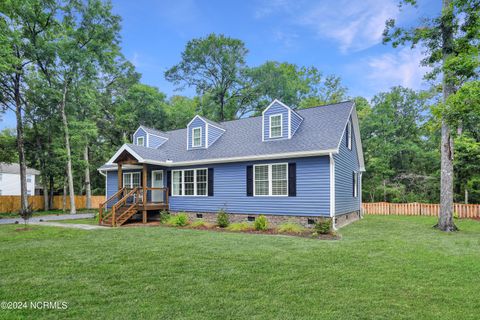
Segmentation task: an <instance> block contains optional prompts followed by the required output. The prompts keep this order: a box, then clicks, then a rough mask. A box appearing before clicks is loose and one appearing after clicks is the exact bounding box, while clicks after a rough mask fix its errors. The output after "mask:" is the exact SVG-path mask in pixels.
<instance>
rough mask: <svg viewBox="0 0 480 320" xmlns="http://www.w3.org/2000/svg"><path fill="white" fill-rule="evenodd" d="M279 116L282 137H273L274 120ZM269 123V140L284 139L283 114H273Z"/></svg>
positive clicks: (269, 118)
mask: <svg viewBox="0 0 480 320" xmlns="http://www.w3.org/2000/svg"><path fill="white" fill-rule="evenodd" d="M278 116H280V135H279V136H272V118H273V117H278ZM268 121H269V127H268V130H269V133H268V136H269V138H270V139H276V138H282V137H283V114H281V113H277V114H272V115H270V116H269V117H268Z"/></svg>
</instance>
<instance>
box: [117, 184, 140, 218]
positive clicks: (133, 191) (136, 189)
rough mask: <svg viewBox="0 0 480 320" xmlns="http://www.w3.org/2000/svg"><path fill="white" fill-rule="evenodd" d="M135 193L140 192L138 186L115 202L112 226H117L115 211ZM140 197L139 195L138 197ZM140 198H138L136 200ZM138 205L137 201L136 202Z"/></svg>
mask: <svg viewBox="0 0 480 320" xmlns="http://www.w3.org/2000/svg"><path fill="white" fill-rule="evenodd" d="M134 193H138V187H135V188H133V189H132V190H130V192H128V193H127V194H126V195H125V196H123V198H122V199H120V200H118V201H117V203H115V204H114V205H113V207H112V227H113V226H115V220H116V218H117V217H116V213H115V211H116V210H117V209H118V207H120V206H122V205H124V204H125V203H126V202H127V199H128V198H130V197H131V196H132V195H133V194H134ZM137 198H138V197H137ZM137 201H138V199H136V202H137ZM135 205H136V203H135Z"/></svg>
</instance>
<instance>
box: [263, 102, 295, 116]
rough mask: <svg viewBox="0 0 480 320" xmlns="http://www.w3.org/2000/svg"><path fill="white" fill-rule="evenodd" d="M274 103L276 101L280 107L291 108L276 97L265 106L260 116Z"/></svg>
mask: <svg viewBox="0 0 480 320" xmlns="http://www.w3.org/2000/svg"><path fill="white" fill-rule="evenodd" d="M275 103H278V104H279V105H281V106H282V107H285V108H287V109H288V110H292V108H290V107H289V106H287V105H286V104H285V103H283V102H282V101H280V100H278V99H275V100H273V101H272V102H271V103H270V104H269V105H268V107H266V108H265V110H263V111H262V116H263V115H264V114H265V112H266V111H267V110H268V109H270V107H271V106H273V105H274V104H275Z"/></svg>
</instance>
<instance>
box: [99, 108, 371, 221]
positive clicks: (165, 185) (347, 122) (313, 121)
mask: <svg viewBox="0 0 480 320" xmlns="http://www.w3.org/2000/svg"><path fill="white" fill-rule="evenodd" d="M98 170H99V171H100V172H101V173H102V174H103V175H105V177H106V196H107V199H109V200H108V201H107V203H106V204H105V205H104V206H102V212H103V210H107V209H109V213H108V214H107V215H104V218H103V219H104V223H107V224H112V225H121V224H122V223H125V222H126V221H127V220H128V219H130V218H131V217H132V216H134V215H137V216H138V215H141V216H142V217H143V222H146V221H147V219H148V217H149V216H150V215H151V213H152V214H153V213H154V212H157V213H158V210H164V209H167V210H169V211H171V212H174V213H175V212H186V213H187V214H188V215H189V216H190V217H191V219H193V220H195V219H200V218H201V219H205V220H212V221H215V220H216V214H217V213H218V211H219V210H222V209H223V210H225V211H226V212H227V213H229V214H230V220H231V221H247V220H249V221H252V220H254V219H255V217H256V216H257V215H259V214H263V215H265V216H266V217H267V219H268V220H270V222H271V223H272V224H276V223H279V222H282V221H285V220H289V221H291V220H294V221H296V222H298V223H301V224H303V225H309V224H313V223H314V222H315V221H316V220H318V219H332V220H333V222H334V226H335V227H340V226H342V225H344V224H346V223H348V222H350V221H354V220H355V219H358V218H359V217H360V211H361V189H362V184H361V180H362V179H361V177H362V172H363V171H365V168H364V161H363V152H362V143H361V140H360V131H359V126H358V118H357V113H356V110H355V104H354V102H352V101H347V102H341V103H337V104H331V105H325V106H320V107H315V108H309V109H304V110H293V109H292V108H290V107H289V106H287V105H285V104H283V103H282V102H280V101H278V100H275V101H273V102H272V103H271V104H270V105H269V106H268V107H267V108H266V109H265V110H264V112H263V114H262V115H261V116H258V117H251V118H244V119H239V120H233V121H225V122H221V123H216V122H213V121H211V120H209V119H206V118H204V117H202V116H199V115H197V116H195V117H194V118H193V119H192V120H191V121H190V123H189V124H188V125H187V127H186V128H184V129H178V130H173V131H168V132H161V131H158V130H154V129H151V128H147V127H144V126H140V127H139V128H138V129H137V131H135V133H134V134H133V143H132V144H125V145H123V146H122V147H121V148H120V149H119V150H118V151H117V152H116V153H115V154H114V155H113V156H112V157H111V158H110V160H109V161H108V162H107V163H106V164H105V165H103V166H102V167H101V168H99V169H98ZM112 211H113V213H112Z"/></svg>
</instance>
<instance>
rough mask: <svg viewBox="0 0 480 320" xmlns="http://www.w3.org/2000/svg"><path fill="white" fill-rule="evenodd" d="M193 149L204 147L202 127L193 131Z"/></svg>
mask: <svg viewBox="0 0 480 320" xmlns="http://www.w3.org/2000/svg"><path fill="white" fill-rule="evenodd" d="M192 135H193V140H192V147H194V148H195V147H201V146H202V127H197V128H193V129H192Z"/></svg>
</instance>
